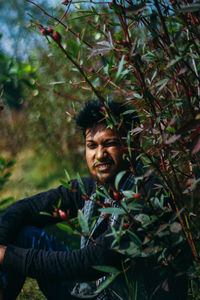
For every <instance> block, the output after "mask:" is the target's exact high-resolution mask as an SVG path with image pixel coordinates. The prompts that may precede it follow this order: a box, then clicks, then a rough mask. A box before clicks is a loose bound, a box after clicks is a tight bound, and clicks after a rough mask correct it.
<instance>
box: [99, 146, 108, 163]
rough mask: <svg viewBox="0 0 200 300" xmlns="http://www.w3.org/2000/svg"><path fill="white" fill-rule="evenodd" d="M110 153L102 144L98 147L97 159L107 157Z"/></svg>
mask: <svg viewBox="0 0 200 300" xmlns="http://www.w3.org/2000/svg"><path fill="white" fill-rule="evenodd" d="M107 155H108V153H107V151H106V149H105V148H104V147H102V146H100V147H98V148H97V152H96V159H97V160H101V159H103V158H105V157H106V156H107Z"/></svg>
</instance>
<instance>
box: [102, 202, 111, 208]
mask: <svg viewBox="0 0 200 300" xmlns="http://www.w3.org/2000/svg"><path fill="white" fill-rule="evenodd" d="M103 206H104V207H111V204H110V203H108V202H106V203H104V204H103Z"/></svg>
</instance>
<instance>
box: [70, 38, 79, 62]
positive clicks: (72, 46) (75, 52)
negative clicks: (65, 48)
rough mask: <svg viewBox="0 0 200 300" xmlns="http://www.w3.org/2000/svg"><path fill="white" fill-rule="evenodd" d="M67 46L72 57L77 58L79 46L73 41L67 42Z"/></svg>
mask: <svg viewBox="0 0 200 300" xmlns="http://www.w3.org/2000/svg"><path fill="white" fill-rule="evenodd" d="M68 45H69V47H70V49H71V51H72V54H73V57H74V58H78V52H79V45H78V44H77V43H76V42H75V41H74V40H71V41H69V42H68Z"/></svg>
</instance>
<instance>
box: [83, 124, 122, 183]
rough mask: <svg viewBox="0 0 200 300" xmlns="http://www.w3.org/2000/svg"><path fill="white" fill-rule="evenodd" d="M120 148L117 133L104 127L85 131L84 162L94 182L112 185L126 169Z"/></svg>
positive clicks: (99, 126)
mask: <svg viewBox="0 0 200 300" xmlns="http://www.w3.org/2000/svg"><path fill="white" fill-rule="evenodd" d="M121 147H122V145H121V142H120V138H119V135H118V133H117V132H116V131H115V130H112V129H110V128H106V126H105V125H100V124H99V125H97V126H94V127H92V128H89V129H87V130H86V161H87V165H88V168H89V171H90V173H91V175H92V177H93V178H94V179H95V180H99V181H100V182H102V183H108V184H111V185H113V183H114V180H115V177H116V175H117V174H118V173H119V172H120V171H122V170H126V169H127V168H128V166H127V162H125V161H124V159H123V158H122V155H123V152H122V149H121Z"/></svg>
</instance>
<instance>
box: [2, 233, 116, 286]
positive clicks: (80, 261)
mask: <svg viewBox="0 0 200 300" xmlns="http://www.w3.org/2000/svg"><path fill="white" fill-rule="evenodd" d="M110 232H111V230H110V229H108V230H107V231H106V232H104V233H103V234H102V235H101V236H100V237H99V238H98V239H97V240H96V243H95V244H94V243H90V244H89V245H88V246H86V247H85V248H83V249H80V250H75V251H71V252H69V251H45V250H37V249H22V248H18V247H15V246H9V245H8V246H7V247H6V248H5V247H3V246H1V247H0V263H1V265H2V270H9V271H11V272H14V273H15V274H19V275H22V276H29V277H33V278H37V279H40V278H43V279H44V278H46V279H47V280H76V281H77V280H78V281H86V280H94V279H95V278H96V279H97V278H99V277H101V276H102V275H103V274H102V272H100V271H97V270H95V269H93V266H94V265H101V266H102V265H111V266H115V267H120V260H121V259H120V255H119V254H118V253H116V252H115V251H113V250H110V245H111V243H112V241H113V238H111V237H107V236H106V235H107V234H108V233H110Z"/></svg>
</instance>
